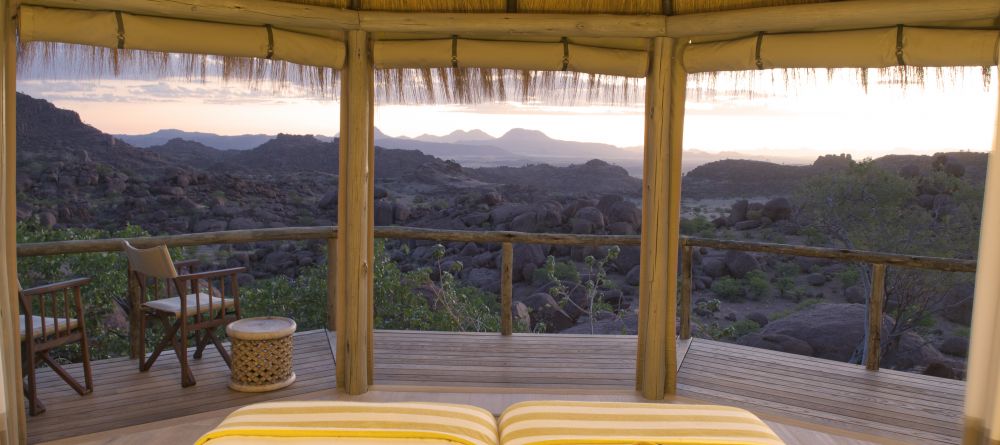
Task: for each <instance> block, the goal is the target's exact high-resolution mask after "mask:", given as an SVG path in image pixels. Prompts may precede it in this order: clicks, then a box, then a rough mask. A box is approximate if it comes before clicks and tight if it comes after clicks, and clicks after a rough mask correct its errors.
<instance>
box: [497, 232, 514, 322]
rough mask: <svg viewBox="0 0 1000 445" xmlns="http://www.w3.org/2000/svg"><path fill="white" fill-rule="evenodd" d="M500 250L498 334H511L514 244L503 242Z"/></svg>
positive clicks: (512, 320)
mask: <svg viewBox="0 0 1000 445" xmlns="http://www.w3.org/2000/svg"><path fill="white" fill-rule="evenodd" d="M500 252H501V253H500V334H501V335H511V334H512V333H513V332H514V318H513V314H512V305H513V304H514V303H513V295H514V287H513V286H514V245H513V244H511V243H503V244H501V250H500Z"/></svg>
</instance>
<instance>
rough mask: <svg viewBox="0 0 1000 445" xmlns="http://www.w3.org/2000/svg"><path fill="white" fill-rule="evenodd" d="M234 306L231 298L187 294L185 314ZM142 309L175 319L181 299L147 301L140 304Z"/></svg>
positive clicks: (179, 310) (179, 313) (179, 311)
mask: <svg viewBox="0 0 1000 445" xmlns="http://www.w3.org/2000/svg"><path fill="white" fill-rule="evenodd" d="M209 299H211V306H209ZM199 303H200V304H199ZM234 304H235V303H233V300H232V299H231V298H219V297H210V296H209V295H208V294H206V293H204V292H201V293H199V294H198V295H197V296H196V295H195V294H188V296H187V313H188V314H190V315H193V314H195V313H198V312H201V313H204V312H208V311H209V310H216V311H217V310H219V309H222V308H223V307H225V308H230V307H233V305H234ZM142 307H144V308H147V309H153V310H157V311H160V312H169V313H172V314H174V316H175V317H179V316H180V315H181V297H173V298H163V299H159V300H153V301H147V302H145V303H143V304H142Z"/></svg>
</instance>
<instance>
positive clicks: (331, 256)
mask: <svg viewBox="0 0 1000 445" xmlns="http://www.w3.org/2000/svg"><path fill="white" fill-rule="evenodd" d="M326 329H327V330H329V331H336V330H337V238H335V237H330V238H327V239H326Z"/></svg>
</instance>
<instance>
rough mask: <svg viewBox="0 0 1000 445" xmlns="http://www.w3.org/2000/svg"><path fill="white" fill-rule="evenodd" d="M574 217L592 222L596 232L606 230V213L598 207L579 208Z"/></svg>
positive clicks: (591, 224)
mask: <svg viewBox="0 0 1000 445" xmlns="http://www.w3.org/2000/svg"><path fill="white" fill-rule="evenodd" d="M573 218H575V219H578V220H583V221H586V222H588V223H590V226H591V227H592V228H593V231H595V232H600V231H603V230H604V213H601V211H600V210H599V209H597V208H596V207H584V208H582V209H580V210H577V211H576V214H575V215H573Z"/></svg>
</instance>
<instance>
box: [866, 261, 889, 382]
mask: <svg viewBox="0 0 1000 445" xmlns="http://www.w3.org/2000/svg"><path fill="white" fill-rule="evenodd" d="M885 270H886V267H885V264H878V263H876V264H872V293H871V296H870V297H869V299H868V323H867V324H868V333H867V337H866V339H865V367H866V368H868V370H869V371H878V369H879V361H880V360H881V359H882V308H883V307H884V306H885Z"/></svg>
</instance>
